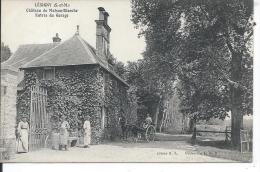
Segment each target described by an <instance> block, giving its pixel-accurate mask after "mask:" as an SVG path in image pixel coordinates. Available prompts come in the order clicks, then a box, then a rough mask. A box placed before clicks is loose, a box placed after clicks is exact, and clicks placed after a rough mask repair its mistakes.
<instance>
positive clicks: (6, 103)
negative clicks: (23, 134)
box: [0, 66, 17, 159]
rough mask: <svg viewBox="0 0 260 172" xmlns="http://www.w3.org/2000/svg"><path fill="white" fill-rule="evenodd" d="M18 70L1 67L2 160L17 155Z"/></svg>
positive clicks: (0, 137) (0, 141)
mask: <svg viewBox="0 0 260 172" xmlns="http://www.w3.org/2000/svg"><path fill="white" fill-rule="evenodd" d="M16 93H17V70H15V69H13V68H12V67H10V66H1V116H0V154H1V155H0V159H9V158H11V157H12V156H13V155H14V153H15V141H16V136H15V127H16Z"/></svg>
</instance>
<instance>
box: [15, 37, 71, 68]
mask: <svg viewBox="0 0 260 172" xmlns="http://www.w3.org/2000/svg"><path fill="white" fill-rule="evenodd" d="M73 37H74V36H73ZM73 37H71V38H70V39H72V38H73ZM70 39H67V40H66V41H64V42H61V43H60V44H58V45H57V46H55V47H53V48H51V49H49V50H47V51H46V52H44V53H42V54H41V55H39V56H38V57H36V58H34V59H33V60H32V61H29V62H27V63H25V64H24V65H23V66H21V67H20V68H24V67H26V65H28V64H30V63H31V62H33V61H35V60H38V59H40V58H41V57H42V56H43V55H45V54H47V53H49V52H50V51H52V50H54V49H55V48H57V47H59V46H61V45H62V44H64V43H65V42H68V41H69V40H70Z"/></svg>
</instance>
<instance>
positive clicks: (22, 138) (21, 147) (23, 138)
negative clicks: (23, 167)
mask: <svg viewBox="0 0 260 172" xmlns="http://www.w3.org/2000/svg"><path fill="white" fill-rule="evenodd" d="M17 133H18V138H17V152H18V153H26V152H28V151H29V143H28V142H29V137H28V135H29V124H28V122H27V117H26V116H25V115H23V116H22V120H21V121H20V122H19V123H18V127H17Z"/></svg>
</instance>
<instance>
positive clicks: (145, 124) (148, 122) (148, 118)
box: [143, 113, 153, 128]
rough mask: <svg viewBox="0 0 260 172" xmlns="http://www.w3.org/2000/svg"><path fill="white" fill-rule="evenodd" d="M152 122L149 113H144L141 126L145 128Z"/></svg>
mask: <svg viewBox="0 0 260 172" xmlns="http://www.w3.org/2000/svg"><path fill="white" fill-rule="evenodd" d="M152 122H153V120H152V118H151V117H150V114H149V113H148V114H147V115H146V118H145V121H144V125H143V127H144V128H147V127H148V126H149V125H151V124H152Z"/></svg>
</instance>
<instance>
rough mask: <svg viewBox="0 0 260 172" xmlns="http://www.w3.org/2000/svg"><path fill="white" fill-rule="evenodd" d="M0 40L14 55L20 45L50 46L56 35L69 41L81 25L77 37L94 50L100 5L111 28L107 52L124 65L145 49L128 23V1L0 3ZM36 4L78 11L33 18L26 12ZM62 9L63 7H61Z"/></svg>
mask: <svg viewBox="0 0 260 172" xmlns="http://www.w3.org/2000/svg"><path fill="white" fill-rule="evenodd" d="M1 1H2V5H1V22H2V23H1V25H2V28H1V41H2V42H4V43H5V44H6V45H8V46H9V47H10V48H11V51H12V52H14V51H15V50H17V48H18V46H19V45H21V44H33V43H35V44H41V43H51V42H52V37H53V36H55V34H56V33H59V36H60V38H61V39H62V41H64V40H67V39H69V38H70V37H72V36H73V35H74V34H75V32H76V26H77V25H79V26H80V29H79V30H80V36H81V37H82V38H83V39H85V40H86V41H87V42H88V43H90V44H91V45H92V46H94V47H95V45H96V23H95V21H94V20H96V19H98V9H97V8H98V7H100V6H102V7H104V8H105V9H106V11H107V12H108V13H109V15H110V16H109V18H108V24H109V26H110V27H111V28H112V31H111V35H110V36H111V37H110V51H111V53H112V54H113V55H114V56H115V57H116V58H117V59H118V60H119V61H122V62H124V63H126V62H127V61H135V60H137V59H140V58H142V52H143V51H144V49H145V41H144V38H143V37H141V38H138V33H139V30H137V29H135V28H134V24H133V23H132V22H131V20H130V19H131V4H130V0H74V1H72V0H69V1H68V0H65V1H61V0H49V1H47V0H41V1H39V0H38V1H35V0H23V1H22V0H1ZM35 2H43V3H52V5H54V3H61V2H67V3H69V4H70V7H69V9H77V10H78V12H77V13H70V14H69V17H68V18H63V17H54V18H51V17H35V14H34V13H31V12H26V9H31V8H34V9H35V8H38V9H41V10H42V9H43V8H39V7H35ZM61 9H63V8H61Z"/></svg>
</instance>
